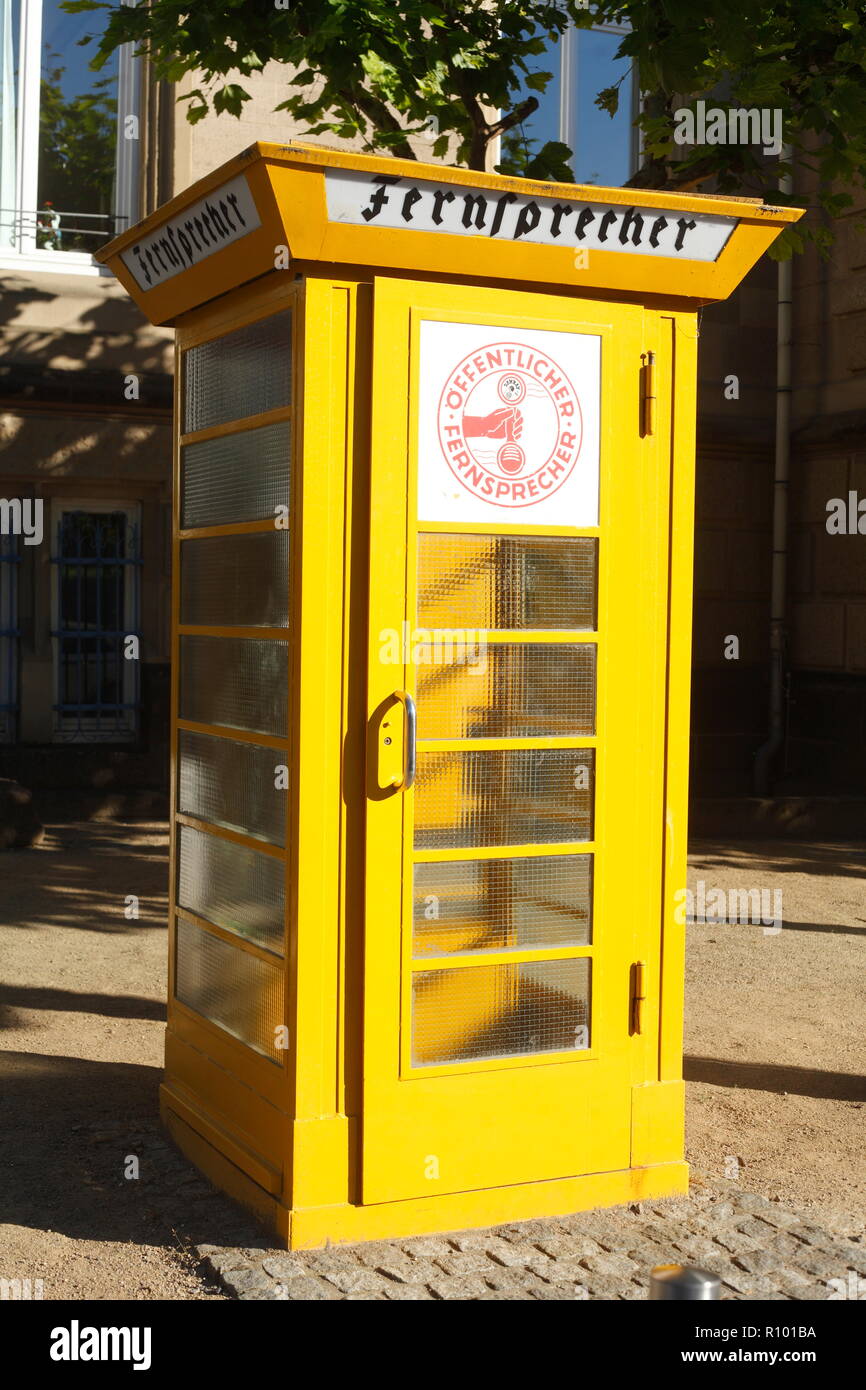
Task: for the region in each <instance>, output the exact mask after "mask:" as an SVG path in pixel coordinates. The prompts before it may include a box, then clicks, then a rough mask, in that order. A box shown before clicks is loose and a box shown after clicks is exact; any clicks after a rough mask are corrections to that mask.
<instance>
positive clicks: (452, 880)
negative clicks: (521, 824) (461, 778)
mask: <svg viewBox="0 0 866 1390" xmlns="http://www.w3.org/2000/svg"><path fill="white" fill-rule="evenodd" d="M414 898H415V911H414V916H415V932H414V955H415V958H416V959H417V960H429V959H430V958H431V956H444V955H460V954H465V953H466V952H474V951H508V950H522V951H526V950H530V949H533V948H537V949H545V948H549V947H554V946H588V945H589V943H590V939H591V922H592V855H590V854H557V855H544V856H540V857H538V858H535V857H533V858H530V859H523V858H521V859H471V860H454V861H447V862H445V863H442V864H416V865H415V894H414Z"/></svg>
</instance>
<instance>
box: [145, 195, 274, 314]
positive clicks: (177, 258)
mask: <svg viewBox="0 0 866 1390" xmlns="http://www.w3.org/2000/svg"><path fill="white" fill-rule="evenodd" d="M260 226H261V219H260V218H259V214H258V212H257V211H256V205H255V203H254V202H253V195H252V193H251V192H250V187H249V184H248V183H247V181H246V179H245V178H244V176H243V174H241V175H239V177H238V178H236V179H232V180H231V182H230V183H225V184H223V185H222V187H220V188H216V189H214V191H213V193H209V194H208V195H207V197H206V198H200V199H199V200H198V202H197V203H193V204H192V206H191V207H188V208H184V210H183V212H182V213H179V214H178V216H177V217H172V218H171V220H170V221H168V222H163V224H162V226H161V227H158V228H157V230H156V231H155V232H151V233H150V235H149V236H146V237H142V239H141V241H136V242H133V244H132V246H130V247H128V249H127V250H126V251H124V252H123V254H122V257H121V259H122V261H123V263H124V265H125V266H126V268H127V270H128V271H129V272H130V274H131V275H132V276H133V278H134V279H135V282H136V284H137V285H138V286H139V287H140V288H141V289H143V290H151V289H153V288H154V286H155V285H161V284H163V283H164V281H166V280H170V279H171V278H172V276H173V275H179V274H180V272H181V271H182V270H188V269H189V267H190V266H191V265H198V263H199V261H204V260H207V258H208V256H212V255H213V254H214V252H215V251H221V250H222V248H223V247H224V246H230V245H231V243H232V242H233V241H240V239H241V237H245V236H249V234H250V232H254V231H255V229H256V227H260Z"/></svg>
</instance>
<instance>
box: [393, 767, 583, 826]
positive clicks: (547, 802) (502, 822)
mask: <svg viewBox="0 0 866 1390" xmlns="http://www.w3.org/2000/svg"><path fill="white" fill-rule="evenodd" d="M593 782H594V755H593V750H592V749H589V748H563V749H547V748H544V749H501V750H500V749H495V750H489V749H470V750H468V751H466V752H458V753H426V752H421V753H419V754H418V773H417V779H416V783H415V792H414V796H415V848H416V849H447V848H460V847H467V848H481V847H484V846H489V845H545V844H559V843H563V842H567V841H580V840H589V839H591V838H592V806H593Z"/></svg>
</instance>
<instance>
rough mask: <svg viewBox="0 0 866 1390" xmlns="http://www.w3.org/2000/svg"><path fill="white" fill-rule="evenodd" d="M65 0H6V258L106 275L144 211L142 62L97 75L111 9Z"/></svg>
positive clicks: (1, 124)
mask: <svg viewBox="0 0 866 1390" xmlns="http://www.w3.org/2000/svg"><path fill="white" fill-rule="evenodd" d="M124 2H125V3H126V2H128V0H124ZM60 5H61V0H0V259H2V261H4V262H6V263H7V264H8V260H9V258H10V257H13V258H15V260H16V263H19V264H20V263H21V262H22V260H23V259H24V258H28V259H29V260H30V261H31V262H32V264H33V266H34V268H37V267H42V268H52V267H54V268H63V269H67V270H69V269H75V268H76V267H78V268H81V269H90V270H93V271H96V272H98V267H97V266H96V263H95V262H94V261H93V256H92V253H93V252H94V251H95V250H96V249H97V247H99V246H100V245H102V244H103V243H104V242H105V241H107V240H108V239H109V238H110V237H111V236H114V235H115V234H116V233H118V232H121V231H123V230H124V229H125V228H126V227H127V226H129V225H130V224H131V222H134V221H136V220H137V217H138V206H137V202H138V199H137V193H138V162H139V153H138V152H139V149H140V141H139V138H138V137H139V102H140V86H141V73H140V59H137V58H135V57H133V54H132V45H131V44H126V45H124V47H123V48H122V49H120V50H118V51H117V52H116V53H114V54H113V55H112V57H111V58H110V59H109V61H108V63H107V64H106V65H105V67H104V68H102V69H101V71H99V72H93V71H92V70H91V69H90V67H89V63H90V60H91V59H92V58H93V56H94V54H95V52H96V47H97V43H98V37H99V35H98V31H99V29H100V27H101V26H102V25H103V24H104V22H105V21H104V12H100V11H92V12H84V13H82V14H67V13H66V12H65V11H64V10H63V9H61V7H60Z"/></svg>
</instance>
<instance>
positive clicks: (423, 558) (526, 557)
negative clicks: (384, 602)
mask: <svg viewBox="0 0 866 1390" xmlns="http://www.w3.org/2000/svg"><path fill="white" fill-rule="evenodd" d="M597 554H598V543H597V541H595V540H592V539H588V538H586V537H579V536H578V537H572V536H484V535H463V534H459V535H449V534H439V533H436V534H431V533H422V534H420V535H419V536H418V626H419V627H422V628H458V629H459V628H467V627H471V628H481V629H488V628H503V629H506V628H513V629H515V630H520V629H528V628H572V629H580V630H584V631H586V630H589V631H592V630H594V628H595V622H596V617H595V614H596V568H597Z"/></svg>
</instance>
